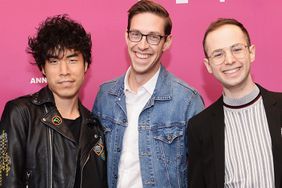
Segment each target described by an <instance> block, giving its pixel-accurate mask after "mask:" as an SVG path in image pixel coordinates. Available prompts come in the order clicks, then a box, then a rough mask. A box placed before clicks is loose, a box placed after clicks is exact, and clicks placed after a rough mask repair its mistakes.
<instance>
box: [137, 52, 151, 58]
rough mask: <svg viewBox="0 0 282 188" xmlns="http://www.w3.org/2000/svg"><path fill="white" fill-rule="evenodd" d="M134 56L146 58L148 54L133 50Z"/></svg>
mask: <svg viewBox="0 0 282 188" xmlns="http://www.w3.org/2000/svg"><path fill="white" fill-rule="evenodd" d="M135 55H136V57H138V58H140V59H147V58H149V57H150V54H147V53H146V54H144V53H139V52H135Z"/></svg>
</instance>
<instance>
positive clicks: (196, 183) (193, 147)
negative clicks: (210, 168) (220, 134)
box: [188, 120, 206, 188]
mask: <svg viewBox="0 0 282 188" xmlns="http://www.w3.org/2000/svg"><path fill="white" fill-rule="evenodd" d="M195 128H197V124H193V120H192V121H191V120H190V121H189V123H188V150H189V157H188V187H189V188H205V187H206V186H205V182H204V175H203V173H204V170H203V166H202V155H203V154H202V151H201V150H202V147H201V141H200V135H199V134H198V133H197V132H196V131H197V129H195Z"/></svg>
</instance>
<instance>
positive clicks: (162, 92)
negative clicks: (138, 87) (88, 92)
mask: <svg viewBox="0 0 282 188" xmlns="http://www.w3.org/2000/svg"><path fill="white" fill-rule="evenodd" d="M168 77H169V73H168V71H167V70H166V69H165V67H164V66H162V65H161V70H160V74H159V78H158V81H157V85H156V88H155V91H154V93H153V96H152V99H154V100H171V98H172V88H171V87H172V86H171V80H170V79H168ZM124 79H125V74H124V75H123V76H121V77H120V78H118V79H117V80H116V83H115V84H114V86H113V87H112V88H111V89H110V91H109V94H111V95H115V96H121V95H123V93H124ZM164 88H165V89H164Z"/></svg>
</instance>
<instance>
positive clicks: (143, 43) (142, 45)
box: [138, 36, 149, 50]
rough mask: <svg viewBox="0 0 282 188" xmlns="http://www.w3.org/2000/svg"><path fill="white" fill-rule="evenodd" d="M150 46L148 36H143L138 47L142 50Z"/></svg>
mask: <svg viewBox="0 0 282 188" xmlns="http://www.w3.org/2000/svg"><path fill="white" fill-rule="evenodd" d="M148 47H149V44H148V42H147V38H146V36H142V39H141V41H140V42H139V43H138V48H139V49H141V50H144V49H147V48H148Z"/></svg>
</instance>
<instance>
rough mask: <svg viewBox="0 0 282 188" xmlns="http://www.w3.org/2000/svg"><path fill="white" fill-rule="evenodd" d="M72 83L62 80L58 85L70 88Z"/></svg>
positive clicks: (71, 81)
mask: <svg viewBox="0 0 282 188" xmlns="http://www.w3.org/2000/svg"><path fill="white" fill-rule="evenodd" d="M73 83H74V81H73V80H63V81H59V82H58V84H60V85H62V86H71V85H72V84H73Z"/></svg>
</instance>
